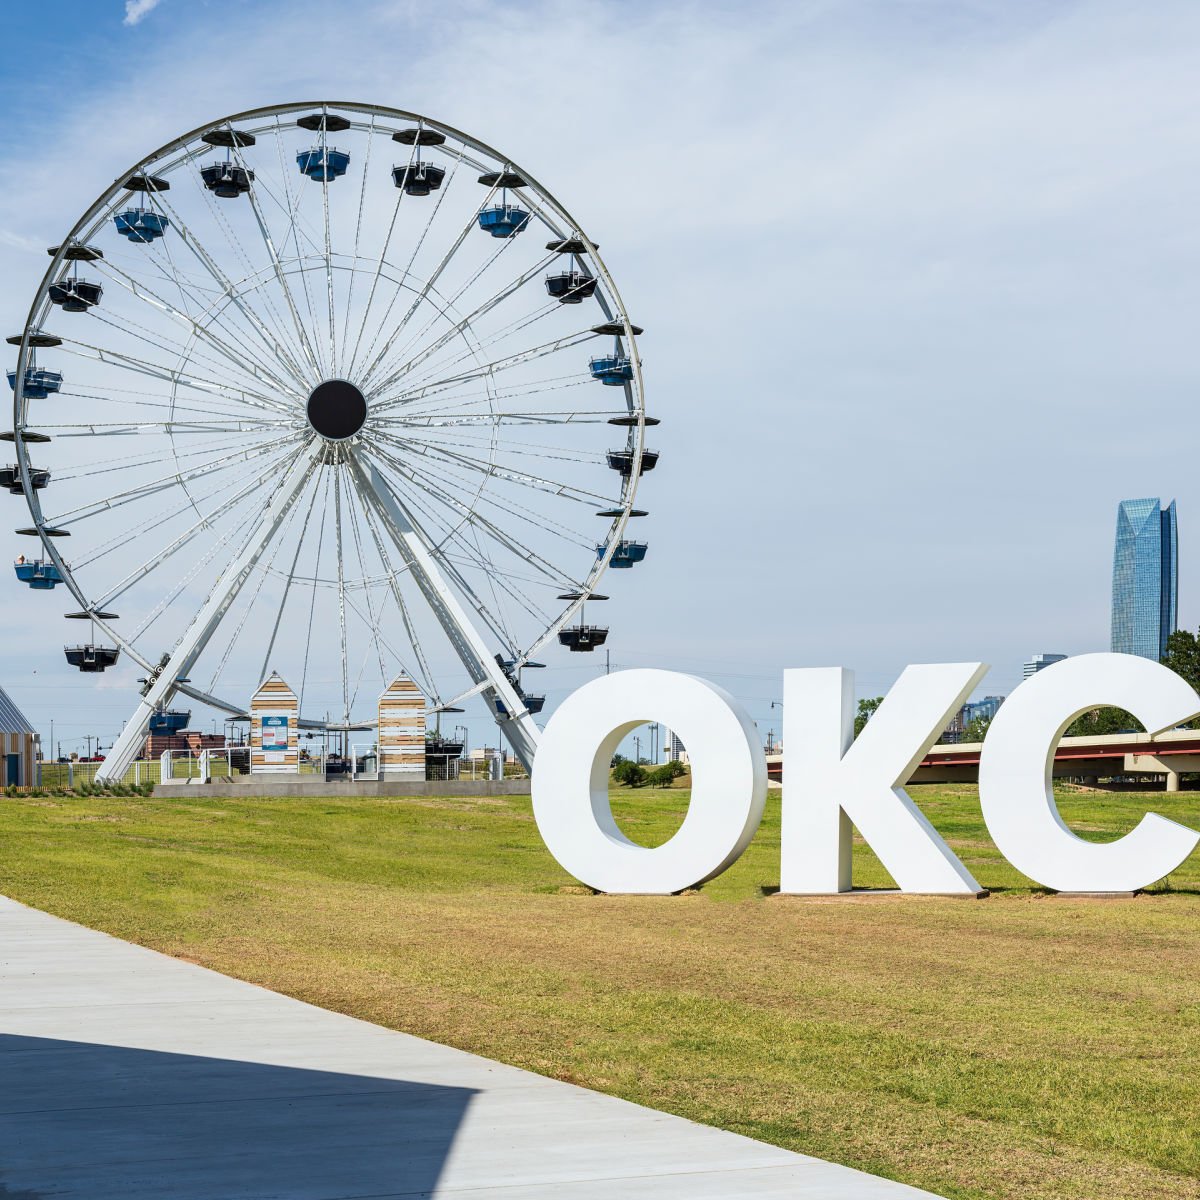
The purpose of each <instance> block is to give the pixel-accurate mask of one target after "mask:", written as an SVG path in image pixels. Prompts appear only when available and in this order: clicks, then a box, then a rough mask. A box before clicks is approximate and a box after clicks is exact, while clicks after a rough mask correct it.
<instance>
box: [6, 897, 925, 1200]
mask: <svg viewBox="0 0 1200 1200" xmlns="http://www.w3.org/2000/svg"><path fill="white" fill-rule="evenodd" d="M434 1196H436V1197H439V1198H447V1200H646V1198H651V1197H652V1198H655V1200H783V1198H785V1197H786V1198H787V1200H817V1198H819V1200H841V1198H843V1197H845V1198H847V1200H917V1198H919V1197H925V1198H926V1200H928V1198H929V1196H930V1193H928V1192H921V1191H917V1190H916V1189H913V1188H908V1187H903V1186H901V1185H899V1184H895V1183H889V1182H887V1181H885V1180H881V1179H875V1178H873V1177H872V1176H869V1175H863V1174H861V1173H859V1172H857V1171H851V1170H848V1169H847V1168H845V1167H838V1166H834V1165H833V1164H831V1163H826V1162H822V1161H820V1160H819V1159H814V1158H805V1157H804V1156H802V1155H798V1154H791V1153H788V1152H787V1151H785V1150H779V1149H777V1148H775V1147H773V1146H767V1145H764V1144H763V1143H761V1142H755V1141H752V1140H750V1139H749V1138H743V1137H739V1136H737V1135H735V1134H731V1133H725V1132H722V1131H721V1130H717V1129H710V1128H707V1127H706V1126H702V1125H696V1124H694V1123H692V1122H690V1121H685V1120H682V1119H680V1118H678V1117H671V1116H666V1115H664V1114H663V1113H659V1112H654V1111H652V1110H651V1109H646V1108H641V1107H639V1106H637V1105H634V1104H628V1103H626V1102H625V1101H622V1100H615V1099H613V1098H611V1097H608V1096H602V1095H599V1094H598V1093H596V1092H589V1091H586V1090H584V1089H583V1088H578V1087H573V1086H571V1085H570V1084H565V1083H558V1082H556V1081H554V1080H550V1079H544V1078H542V1077H541V1076H539V1075H533V1074H530V1073H529V1072H526V1071H519V1070H517V1069H515V1068H513V1067H506V1066H503V1065H501V1064H500V1063H495V1062H491V1061H489V1060H488V1059H485V1058H477V1057H476V1056H474V1055H471V1054H465V1053H463V1052H461V1051H459V1050H452V1049H450V1048H448V1047H446V1046H439V1045H437V1044H435V1043H433V1042H426V1041H422V1040H421V1039H419V1038H414V1037H409V1036H407V1035H405V1034H402V1033H395V1032H393V1031H391V1030H388V1029H382V1028H380V1027H379V1026H376V1025H368V1024H366V1023H365V1022H362V1021H356V1020H353V1019H352V1018H350V1017H343V1016H339V1015H337V1014H336V1013H330V1012H325V1011H324V1010H323V1009H319V1008H313V1007H312V1006H310V1005H307V1004H302V1003H300V1002H299V1001H296V1000H290V999H288V998H287V997H285V996H280V995H277V994H276V993H274V992H268V991H264V990H263V989H262V988H257V987H253V986H252V985H250V984H247V983H240V982H238V981H236V980H233V979H228V978H226V977H225V976H223V975H218V974H216V973H214V972H212V971H206V970H204V969H203V968H201V967H196V966H192V965H190V964H188V963H184V962H180V961H178V960H177V959H173V958H168V957H166V956H164V955H161V954H156V953H154V952H153V951H151V950H145V949H142V948H141V947H138V946H133V945H130V944H129V943H127V942H122V941H118V940H117V939H115V938H110V937H108V936H106V935H104V934H101V933H96V932H94V931H93V930H89V929H84V928H82V927H81V926H78V925H72V924H69V923H68V922H65V921H60V920H58V919H57V918H55V917H50V916H47V915H46V914H45V913H40V912H37V911H35V910H33V909H29V908H25V907H24V906H22V905H19V904H16V903H14V902H13V901H11V900H6V899H4V898H2V897H0V1200H41V1198H49V1197H54V1200H63V1198H78V1200H85V1198H86V1200H107V1198H110V1197H111V1198H114V1200H115V1198H118V1197H119V1198H120V1200H232V1198H234V1197H237V1198H239V1200H243V1198H244V1200H250V1198H253V1200H267V1198H268V1197H270V1198H278V1200H349V1198H351V1197H355V1198H358V1200H367V1198H370V1200H400V1198H401V1197H405V1198H406V1200H417V1198H420V1197H434Z"/></svg>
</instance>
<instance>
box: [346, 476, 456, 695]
mask: <svg viewBox="0 0 1200 1200" xmlns="http://www.w3.org/2000/svg"><path fill="white" fill-rule="evenodd" d="M360 499H361V498H360ZM363 517H364V519H365V520H366V523H367V529H368V531H369V532H370V534H371V540H372V541H373V542H374V544H375V550H376V552H377V553H378V555H379V560H380V562H382V563H383V567H384V570H385V572H386V573H387V585H388V592H389V593H390V594H391V597H392V600H393V602H394V603H395V605H396V610H397V612H399V614H400V620H401V621H402V622H403V624H404V632H405V634H406V636H407V638H408V644H409V645H410V646H411V647H412V651H413V654H414V655H415V657H416V660H417V664H418V667H419V670H418V671H412V670H410V669H409V668H408V667H405V670H407V671H408V674H409V675H410V676H412V677H413V678H414V679H415V680H416V681H417V683H418V685H419V686H420V688H421V690H422V691H423V692H424V693H425V695H426V696H428V697H430V698H431V699H432V700H433V701H434V702H435V703H436V704H440V703H441V698H440V696H439V694H438V688H437V684H436V683H435V681H434V675H433V672H432V671H431V670H430V669H429V663H428V661H427V660H426V658H425V651H424V649H423V648H422V646H421V639H420V638H419V637H418V636H417V631H416V628H415V626H414V625H413V621H412V614H411V613H410V612H409V611H408V605H407V604H406V603H405V600H404V595H403V593H402V592H401V590H400V580H399V576H400V572H398V571H397V570H396V568H395V567H394V566H393V565H392V561H391V558H390V556H389V555H388V552H387V547H386V545H385V544H384V539H383V536H382V534H381V533H380V531H379V528H378V526H377V525H376V522H375V517H374V515H373V514H372V511H371V507H370V505H369V504H365V503H364V504H363ZM396 657H397V658H399V657H400V656H399V655H397V656H396Z"/></svg>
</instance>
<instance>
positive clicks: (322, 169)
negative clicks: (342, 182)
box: [296, 146, 350, 183]
mask: <svg viewBox="0 0 1200 1200" xmlns="http://www.w3.org/2000/svg"><path fill="white" fill-rule="evenodd" d="M296 163H297V165H298V166H299V167H300V174H301V175H307V176H308V177H309V179H314V180H316V181H317V183H329V182H330V181H331V180H334V179H341V177H342V176H343V175H345V173H346V168H347V167H349V166H350V154H349V152H348V151H346V150H334V149H332V148H331V147H326V146H314V147H313V148H312V149H311V150H301V151H300V153H299V154H297V155H296Z"/></svg>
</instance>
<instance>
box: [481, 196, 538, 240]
mask: <svg viewBox="0 0 1200 1200" xmlns="http://www.w3.org/2000/svg"><path fill="white" fill-rule="evenodd" d="M528 224H529V213H527V212H526V211H525V210H524V209H523V208H518V207H517V206H516V205H515V204H496V205H494V206H493V207H491V208H485V209H483V211H482V212H480V214H479V228H480V229H482V230H483V231H484V233H490V234H491V235H492V237H495V238H507V237H512V236H513V235H514V234H518V233H520V232H521V231H522V230H523V229H524V228H525V227H526V226H527V225H528Z"/></svg>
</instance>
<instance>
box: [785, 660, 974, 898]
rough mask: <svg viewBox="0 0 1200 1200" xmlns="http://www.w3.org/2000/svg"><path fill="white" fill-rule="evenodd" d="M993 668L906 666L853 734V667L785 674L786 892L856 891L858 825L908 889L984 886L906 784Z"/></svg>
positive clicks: (964, 891) (967, 889)
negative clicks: (853, 858)
mask: <svg viewBox="0 0 1200 1200" xmlns="http://www.w3.org/2000/svg"><path fill="white" fill-rule="evenodd" d="M986 674H987V667H986V666H985V665H984V664H983V663H939V664H934V665H928V666H914V667H907V668H906V669H905V671H904V674H902V675H901V676H900V678H899V679H898V680H896V683H895V685H894V686H893V688H892V690H891V691H890V692H889V693H888V695H887V698H886V699H885V700H884V702H883V703H882V704H881V705H880V706H879V709H878V710H877V711H876V713H875V715H874V716H873V717H872V718H871V719H870V721H869V722H867V726H866V728H865V729H864V730H863V731H862V733H861V734H860V735H859V737H858V739H857V740H855V738H854V673H853V672H852V671H847V670H846V669H845V668H843V667H825V668H815V669H807V670H789V671H784V673H783V748H784V757H783V833H782V849H781V864H780V888H779V890H780V891H781V892H785V893H797V894H806V895H828V894H830V893H833V892H846V891H849V890H850V887H851V879H850V852H851V834H852V830H851V825H852V824H853V825H855V826H857V827H858V831H859V833H861V834H862V835H863V837H864V838H865V839H866V840H867V843H868V844H869V845H870V847H871V849H872V850H874V851H875V853H876V854H877V855H878V856H879V859H880V861H881V862H882V863H883V865H884V866H885V867H886V868H887V869H888V871H889V872H890V873H891V876H892V878H893V879H894V880H895V881H896V883H897V884H898V885H899V887H900V890H901V891H904V892H934V893H951V894H971V893H978V892H979V891H981V890H982V889H981V888H980V886H979V884H978V883H976V882H975V880H974V878H973V877H972V876H971V873H970V872H969V871H968V870H967V869H966V867H964V866H963V865H962V863H961V862H959V861H958V859H957V858H956V857H955V856H954V854H953V853H952V852H951V850H950V847H949V846H947V845H946V843H945V842H944V841H942V839H941V837H940V836H939V835H938V833H937V830H935V829H934V828H933V826H932V825H931V824H930V823H929V821H928V820H927V819H926V817H925V815H924V814H923V813H922V812H921V810H920V809H919V808H917V806H916V805H915V804H914V803H913V802H912V800H911V799H910V798H909V796H908V793H907V792H905V790H904V788H903V786H902V785H903V784H904V783H905V782H906V781H907V780H908V779H909V777H910V776H911V775H912V773H913V771H914V770H915V768H916V765H917V763H919V762H920V761H921V759H922V758H924V757H925V754H926V752H927V751H928V750H929V747H930V746H932V745H933V743H934V742H936V741H937V739H938V738H939V737H940V736H941V733H942V730H944V729H945V728H946V725H947V724H948V723H949V721H950V718H951V716H952V715H953V714H954V713H955V711H957V709H958V708H959V706H960V705H961V704H962V702H963V701H964V700H965V699H966V698H967V696H969V695H970V694H971V692H972V691H973V690H974V688H975V686H976V685H977V684H978V683H979V681H980V680H981V679H982V678H983V677H984V675H986Z"/></svg>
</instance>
